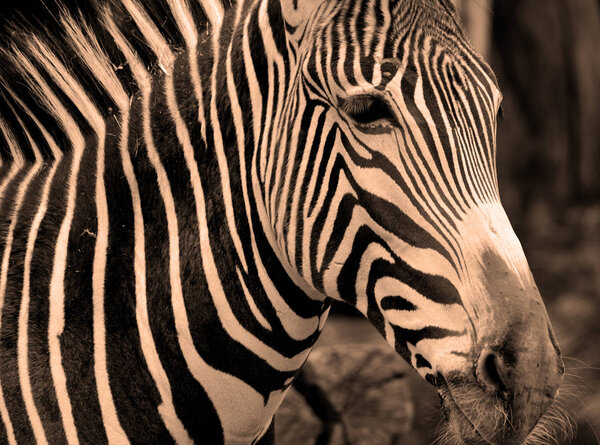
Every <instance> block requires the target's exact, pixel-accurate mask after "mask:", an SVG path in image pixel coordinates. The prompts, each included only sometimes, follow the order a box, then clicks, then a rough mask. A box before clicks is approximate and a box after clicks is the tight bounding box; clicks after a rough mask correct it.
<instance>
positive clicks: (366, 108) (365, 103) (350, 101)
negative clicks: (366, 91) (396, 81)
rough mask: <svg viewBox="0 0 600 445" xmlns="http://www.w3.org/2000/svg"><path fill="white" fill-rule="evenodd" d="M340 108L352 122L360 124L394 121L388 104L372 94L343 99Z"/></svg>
mask: <svg viewBox="0 0 600 445" xmlns="http://www.w3.org/2000/svg"><path fill="white" fill-rule="evenodd" d="M340 106H341V109H342V111H344V113H346V114H347V115H348V116H350V117H351V118H352V120H354V122H356V123H358V124H362V125H368V124H374V123H376V122H378V121H388V122H394V121H395V118H394V114H393V113H392V110H390V107H389V106H388V104H387V103H386V102H385V101H384V100H382V99H380V98H378V97H374V96H369V95H360V96H352V97H349V98H347V99H344V100H343V101H342V102H341V104H340Z"/></svg>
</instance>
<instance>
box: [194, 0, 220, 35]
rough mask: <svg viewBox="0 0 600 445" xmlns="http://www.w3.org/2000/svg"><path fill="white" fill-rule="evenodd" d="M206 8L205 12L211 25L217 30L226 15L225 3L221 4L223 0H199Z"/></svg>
mask: <svg viewBox="0 0 600 445" xmlns="http://www.w3.org/2000/svg"><path fill="white" fill-rule="evenodd" d="M198 1H199V2H200V4H201V5H202V8H203V9H204V13H205V14H206V17H208V20H209V21H210V25H211V27H212V29H213V31H216V30H217V29H218V28H219V27H220V26H221V23H222V22H223V16H224V15H225V13H224V11H223V5H222V4H221V0H198Z"/></svg>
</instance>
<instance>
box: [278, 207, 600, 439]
mask: <svg viewBox="0 0 600 445" xmlns="http://www.w3.org/2000/svg"><path fill="white" fill-rule="evenodd" d="M536 221H538V222H539V221H542V223H538V224H536V226H535V230H534V231H533V234H531V235H530V236H529V237H527V238H526V241H525V242H524V243H523V244H524V248H525V251H526V253H527V256H528V258H529V262H530V265H531V268H532V271H533V273H534V276H535V277H536V280H537V283H538V286H539V288H540V290H541V292H542V295H543V296H544V300H545V301H546V305H547V307H548V312H549V313H550V318H551V320H552V322H553V325H554V329H555V331H556V334H557V337H558V340H559V343H560V345H561V348H562V350H563V355H564V359H565V365H566V367H567V375H566V379H565V384H564V385H563V389H562V390H561V395H560V403H561V405H562V406H563V407H564V408H565V409H566V411H567V412H568V413H569V415H570V416H571V417H572V418H573V420H574V423H575V424H576V425H577V427H578V428H577V433H576V434H575V436H574V437H573V438H572V439H570V440H567V439H561V440H560V442H559V443H560V444H561V445H563V444H568V443H571V444H573V445H600V440H599V438H598V434H599V433H600V208H597V207H593V208H585V209H575V210H572V211H570V212H569V213H568V214H566V215H563V217H562V218H561V221H560V222H558V223H557V222H556V221H552V220H551V219H550V218H547V217H546V215H543V214H542V215H538V217H537V218H536ZM544 221H546V222H547V223H544ZM549 221H552V222H549ZM522 238H523V237H522ZM307 364H308V366H307V369H306V371H305V372H304V374H303V376H302V380H301V381H300V384H299V389H300V390H301V391H302V393H303V394H304V396H303V395H300V393H299V392H298V391H296V390H295V389H293V390H292V391H291V392H290V394H289V395H288V396H287V397H286V399H285V401H284V403H283V405H282V407H281V408H280V410H279V412H278V414H277V417H276V422H277V423H276V425H277V428H276V431H277V438H278V443H281V444H286V445H310V444H317V445H321V444H335V445H342V444H343V445H367V444H369V445H370V444H377V445H378V444H385V445H387V444H389V445H396V444H403V445H430V444H432V443H433V442H434V440H435V438H436V431H437V428H438V425H439V422H440V419H441V415H440V410H439V403H438V401H437V396H436V394H435V391H434V390H433V388H432V387H430V386H429V385H428V384H427V383H425V382H424V381H423V380H422V379H421V378H420V377H419V376H418V375H417V374H416V372H415V371H414V370H412V368H410V367H409V366H408V365H407V364H406V363H405V362H404V361H402V360H401V359H400V358H399V357H397V356H396V355H395V354H394V352H393V351H392V350H391V348H389V346H388V345H387V344H386V343H385V342H384V341H383V339H382V338H381V337H380V336H379V334H378V333H377V332H376V331H375V329H374V328H373V327H372V326H371V325H370V324H369V323H368V322H366V321H364V320H362V319H360V318H356V317H349V316H332V317H331V318H330V320H329V321H328V322H327V325H326V328H325V331H324V333H323V335H322V337H321V338H320V339H319V342H318V344H317V346H316V348H315V350H314V352H313V353H312V354H311V356H310V358H309V361H308V363H307ZM311 406H312V408H311Z"/></svg>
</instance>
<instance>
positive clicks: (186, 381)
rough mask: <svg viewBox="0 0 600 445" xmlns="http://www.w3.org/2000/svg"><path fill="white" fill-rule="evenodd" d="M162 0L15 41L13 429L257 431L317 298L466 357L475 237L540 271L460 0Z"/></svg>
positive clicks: (116, 0) (433, 365)
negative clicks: (505, 183)
mask: <svg viewBox="0 0 600 445" xmlns="http://www.w3.org/2000/svg"><path fill="white" fill-rule="evenodd" d="M150 3H151V4H149V5H145V4H143V3H142V2H138V1H137V0H110V1H108V2H106V4H104V5H101V6H98V7H97V8H96V9H94V12H93V14H86V17H88V18H84V17H83V16H80V15H78V14H76V13H67V12H63V13H62V16H61V18H60V19H59V26H58V27H57V28H56V29H54V28H53V29H48V30H46V31H45V32H44V33H37V32H35V31H26V32H19V33H17V34H16V35H17V36H18V37H17V39H16V41H15V43H14V44H13V46H12V47H11V48H10V49H8V50H7V51H5V52H4V53H3V54H2V61H3V64H5V65H6V67H5V69H4V73H5V74H4V76H3V80H2V82H1V83H2V87H1V91H2V95H3V97H4V100H5V103H6V104H7V106H6V107H5V109H6V110H7V112H6V113H5V114H6V115H3V116H1V117H0V132H1V134H2V139H3V142H2V144H3V145H2V146H1V147H0V157H1V160H2V165H1V167H0V169H1V170H0V218H1V220H0V225H1V227H2V230H1V232H0V247H1V249H2V251H1V258H2V262H1V264H0V267H1V269H0V313H1V315H2V317H1V320H0V323H1V324H0V351H1V354H2V355H1V357H2V360H0V414H1V416H2V417H1V418H2V423H3V425H4V429H3V430H2V432H1V436H2V439H1V440H0V442H2V443H4V442H6V443H34V442H37V443H51V444H54V443H64V442H66V443H69V444H76V443H103V442H109V443H118V444H121V443H129V442H133V443H170V442H177V443H191V442H198V443H218V442H222V441H224V442H226V443H240V444H243V443H252V442H254V441H258V440H259V439H260V438H261V437H262V436H263V435H264V434H265V432H266V431H267V429H268V427H269V424H270V422H271V418H272V416H273V414H274V412H275V410H276V409H277V407H278V405H279V403H280V402H281V400H282V398H283V396H284V394H285V391H286V390H287V388H288V387H289V385H290V384H291V383H292V381H293V378H294V376H295V375H296V374H297V372H298V370H299V369H300V367H301V366H302V364H303V363H304V361H305V359H306V357H307V356H308V353H309V351H310V348H311V347H312V345H313V344H314V342H315V341H316V339H317V338H318V335H319V333H320V331H321V329H322V328H323V324H324V322H325V319H326V317H327V313H328V308H329V301H330V300H329V299H328V298H334V299H340V300H344V301H347V302H348V303H350V304H352V305H354V306H356V307H357V308H358V309H359V310H360V311H361V312H363V313H364V314H365V315H366V316H367V317H368V318H369V319H370V320H371V321H372V322H373V323H374V324H375V326H376V327H377V328H378V329H379V330H380V331H381V332H382V334H383V335H384V336H385V337H386V339H387V341H388V342H389V343H390V344H391V345H392V346H394V347H395V348H396V349H397V351H398V352H399V353H400V354H402V355H403V357H404V358H405V359H407V360H408V361H409V362H410V363H412V364H413V366H415V368H417V370H418V371H419V372H420V373H421V374H422V375H423V376H424V377H428V378H432V377H433V376H434V375H435V374H436V373H444V372H450V371H452V370H455V369H459V368H460V367H461V366H464V365H465V363H468V362H469V360H471V358H470V355H469V354H470V351H471V348H472V346H473V342H474V341H476V338H477V332H476V329H475V324H476V323H477V320H478V319H480V318H481V317H483V316H484V314H485V313H486V311H487V310H488V309H487V308H488V306H487V305H488V302H486V301H485V298H484V297H483V293H481V292H480V291H482V290H483V286H484V281H483V279H482V277H481V267H482V262H483V261H484V258H485V255H487V254H488V253H489V252H493V254H494V255H495V256H497V257H498V258H500V259H501V260H502V261H503V262H505V263H506V264H507V265H508V267H509V270H510V271H511V273H513V274H514V275H515V276H517V277H518V280H520V282H522V283H529V282H530V280H531V279H530V275H529V272H528V268H527V265H526V262H525V260H524V257H523V254H522V251H521V248H520V246H519V244H518V241H517V240H516V238H515V236H514V234H513V232H512V229H510V225H509V223H508V221H507V220H506V216H505V215H504V212H503V210H502V208H501V206H500V204H499V199H498V189H497V184H496V171H495V160H494V157H495V124H496V111H497V108H498V106H499V102H500V94H499V92H498V89H497V86H496V83H495V79H494V76H493V74H492V73H491V71H490V70H489V68H488V67H487V66H486V65H485V63H484V62H483V61H482V60H481V59H480V58H479V57H478V56H477V55H476V54H474V52H473V51H472V49H471V48H470V46H469V45H468V43H467V42H466V39H465V37H464V35H463V34H462V31H461V30H460V28H459V26H458V25H457V23H456V18H455V13H454V11H453V9H452V7H451V6H450V4H449V2H448V0H403V1H400V0H397V1H396V0H365V1H339V2H329V1H325V0H323V1H303V0H298V1H296V0H278V1H277V0H245V1H240V2H238V4H236V5H233V6H229V7H226V6H224V5H222V4H221V3H220V2H219V1H216V0H215V1H210V0H200V1H196V0H189V1H185V0H156V1H153V2H150ZM89 17H95V20H94V19H92V18H89ZM44 34H48V35H44ZM376 113H379V114H380V115H376ZM373 116H375V117H377V116H379V118H373ZM488 312H489V311H488Z"/></svg>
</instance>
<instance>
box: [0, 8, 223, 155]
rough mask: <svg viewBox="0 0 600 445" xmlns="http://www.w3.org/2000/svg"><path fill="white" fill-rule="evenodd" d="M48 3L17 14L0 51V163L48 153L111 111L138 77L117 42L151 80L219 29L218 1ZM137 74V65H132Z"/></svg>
mask: <svg viewBox="0 0 600 445" xmlns="http://www.w3.org/2000/svg"><path fill="white" fill-rule="evenodd" d="M63 1H65V0H56V2H55V3H54V4H53V5H54V9H52V8H48V9H47V10H48V14H49V16H50V19H49V20H44V21H41V20H37V21H36V19H29V18H24V17H21V18H18V19H16V20H15V21H13V22H11V23H10V24H9V25H8V34H9V36H8V44H7V45H5V48H4V49H3V50H1V51H0V161H16V162H23V161H31V160H34V159H36V158H39V157H41V158H44V159H50V158H56V156H57V155H58V154H59V152H69V150H70V147H71V145H72V142H73V136H72V132H73V129H74V128H76V127H77V131H78V132H82V133H83V134H85V133H86V131H85V129H86V128H89V126H90V125H91V126H92V127H93V126H94V124H93V121H94V120H98V119H100V118H102V119H110V118H111V117H112V116H115V119H117V120H118V117H117V116H116V114H115V108H119V103H120V102H122V101H125V100H131V98H132V97H133V96H134V95H135V94H136V93H137V90H138V88H139V87H138V82H136V80H139V79H135V74H134V72H133V69H132V67H130V66H128V64H127V62H126V59H125V57H124V54H123V47H126V48H128V49H129V50H130V51H131V52H132V53H133V54H135V55H136V56H137V58H138V59H139V61H140V66H142V67H143V70H145V71H146V73H147V74H148V77H152V76H153V75H154V74H155V73H156V72H157V71H159V70H161V71H164V72H165V73H167V74H170V72H169V71H170V70H171V69H172V68H173V66H172V65H173V62H174V59H175V57H176V55H177V54H178V53H180V52H182V51H197V48H198V47H199V46H200V45H201V44H203V43H205V42H208V41H210V38H211V35H212V34H213V33H215V32H216V31H217V30H218V29H219V27H220V26H221V23H222V20H223V15H224V12H225V10H226V9H227V8H228V7H229V6H230V5H229V4H227V3H225V2H227V0H224V2H222V1H221V0H149V1H144V2H142V1H140V0H104V1H99V2H95V1H89V2H88V1H82V2H79V3H78V4H77V6H76V7H71V8H69V7H67V6H66V3H63ZM138 71H139V70H138Z"/></svg>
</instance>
